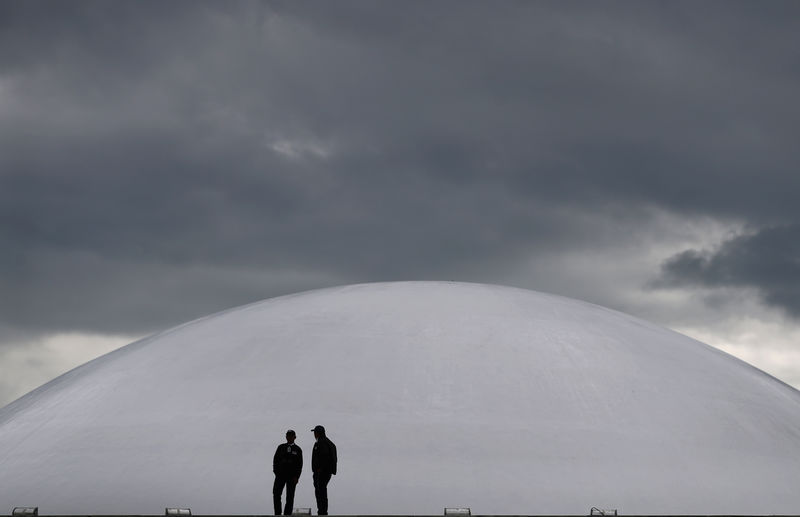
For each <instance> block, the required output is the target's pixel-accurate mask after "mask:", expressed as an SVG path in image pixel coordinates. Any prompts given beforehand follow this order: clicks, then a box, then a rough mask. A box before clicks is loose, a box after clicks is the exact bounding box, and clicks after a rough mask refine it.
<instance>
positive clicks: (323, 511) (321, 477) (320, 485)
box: [314, 472, 331, 515]
mask: <svg viewBox="0 0 800 517" xmlns="http://www.w3.org/2000/svg"><path fill="white" fill-rule="evenodd" d="M330 480H331V473H330V472H314V495H315V496H316V497H317V515H328V482H329V481H330Z"/></svg>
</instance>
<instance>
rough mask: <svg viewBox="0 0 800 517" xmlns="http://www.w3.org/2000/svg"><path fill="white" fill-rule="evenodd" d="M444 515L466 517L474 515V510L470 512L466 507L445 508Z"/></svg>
mask: <svg viewBox="0 0 800 517" xmlns="http://www.w3.org/2000/svg"><path fill="white" fill-rule="evenodd" d="M444 514H445V515H447V516H458V517H464V516H470V515H472V510H470V509H469V508H465V507H462V508H445V509H444Z"/></svg>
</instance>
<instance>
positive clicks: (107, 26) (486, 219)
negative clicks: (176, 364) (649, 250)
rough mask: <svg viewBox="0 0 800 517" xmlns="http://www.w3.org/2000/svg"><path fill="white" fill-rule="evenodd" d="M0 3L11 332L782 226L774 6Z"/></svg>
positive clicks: (784, 23) (152, 318)
mask: <svg viewBox="0 0 800 517" xmlns="http://www.w3.org/2000/svg"><path fill="white" fill-rule="evenodd" d="M0 9H2V11H0V49H2V50H0V114H2V116H0V247H2V249H3V250H6V251H5V252H4V253H3V254H2V256H1V257H0V288H2V292H3V295H2V298H0V307H2V314H3V316H2V319H3V322H2V323H5V324H7V325H9V326H14V327H18V328H22V329H40V330H41V329H44V330H53V329H81V330H92V329H94V330H101V331H105V332H114V331H124V332H134V333H135V332H141V331H146V330H149V329H153V328H156V327H159V326H164V325H168V324H171V323H177V322H180V321H182V320H184V319H188V318H191V317H194V316H199V315H202V314H204V313H206V312H210V311H212V310H216V309H221V308H224V307H226V306H230V305H235V304H237V303H245V302H248V301H251V300H253V299H257V298H263V297H266V296H270V295H274V294H282V293H284V292H289V291H293V290H297V289H300V288H310V287H315V286H322V285H330V284H332V283H342V282H351V281H368V280H392V279H407V278H452V277H456V278H458V279H466V280H469V279H471V278H474V277H480V278H482V279H488V278H487V277H492V274H491V273H487V272H491V271H502V270H504V269H506V268H513V267H514V265H515V264H516V263H517V262H518V261H520V260H522V259H523V258H526V259H527V258H528V257H530V256H531V255H533V256H535V255H536V254H537V253H543V252H545V251H546V252H547V254H548V256H552V255H553V254H558V253H569V252H591V250H592V249H596V248H604V247H613V246H617V245H620V244H621V243H624V242H626V239H630V236H631V234H632V232H633V233H646V232H647V231H649V230H652V229H653V228H655V227H654V226H652V225H651V221H650V216H649V215H648V214H649V213H650V211H651V210H654V209H655V210H664V211H668V212H673V213H680V214H687V215H691V214H697V215H703V216H708V217H713V218H718V219H720V220H736V221H740V220H745V221H747V222H748V223H749V224H750V225H752V226H753V227H755V228H759V227H770V226H772V225H775V224H793V223H795V222H796V221H798V220H799V219H800V213H798V205H797V203H796V202H795V199H794V195H793V193H794V192H797V190H798V188H800V176H798V175H796V174H794V171H795V170H796V166H797V163H798V158H799V157H800V155H799V154H800V151H798V149H797V147H796V145H795V143H794V139H793V138H792V136H793V135H794V134H795V133H796V126H797V122H798V120H799V119H800V117H798V115H800V112H799V111H798V110H800V108H798V107H797V104H796V102H794V97H795V94H796V91H797V89H798V86H800V84H798V83H800V72H798V71H797V67H796V66H794V64H795V61H796V57H795V56H794V54H793V49H795V48H797V45H798V44H799V43H800V41H798V33H797V31H796V30H795V29H796V28H795V27H794V24H793V22H792V20H794V19H797V15H798V14H800V13H798V10H799V9H800V8H798V6H797V4H795V3H791V2H789V3H780V2H775V3H770V4H769V6H761V5H759V6H758V7H756V6H755V5H754V4H750V3H733V2H724V3H714V2H709V3H703V4H697V3H683V2H670V3H666V4H664V3H651V2H640V3H636V4H630V3H625V4H617V3H604V4H601V5H598V4H594V3H584V4H547V3H517V2H503V3H492V4H489V3H484V2H476V3H473V2H453V3H450V2H436V3H429V2H424V3H422V2H420V3H416V2H403V3H402V4H401V3H385V2H384V3H371V2H336V3H330V4H328V3H326V4H319V3H305V2H271V3H252V2H241V3H223V4H220V3H200V2H170V3H169V4H163V5H162V4H161V3H147V2H144V3H143V2H115V3H113V4H109V3H106V2H70V3H58V4H53V3H49V2H43V3H40V2H36V1H32V2H6V3H3V4H0ZM587 221H593V223H589V222H587ZM622 221H627V222H626V223H624V224H623V223H621V222H622ZM630 221H636V223H637V224H636V225H634V226H635V228H634V229H633V230H632V228H631V226H632V225H631V224H630ZM600 227H602V228H603V229H602V231H598V228H600ZM753 253H756V254H760V252H759V250H758V249H755V248H754V249H753ZM679 263H681V264H682V262H681V261H678V260H677V259H676V260H673V261H672V262H671V263H670V264H671V265H669V266H668V267H667V268H666V271H668V272H669V274H670V275H671V278H673V281H675V282H677V281H679V280H680V281H681V282H684V284H682V285H686V284H685V282H692V281H694V280H693V279H694V278H695V276H698V275H699V276H703V277H705V276H707V274H708V272H707V271H706V270H707V268H706V269H703V268H702V267H701V268H700V270H701V271H705V272H704V273H702V274H698V273H697V268H695V269H692V268H691V267H683V266H680V265H674V266H673V265H672V264H679ZM466 272H469V273H466ZM681 275H684V276H681ZM693 275H695V276H693ZM497 276H498V277H502V274H499V275H497ZM750 282H751V283H753V284H754V285H758V286H760V285H762V284H761V282H768V279H767V278H761V277H756V276H753V277H752V278H750ZM765 285H767V284H765ZM767 287H769V286H768V285H767Z"/></svg>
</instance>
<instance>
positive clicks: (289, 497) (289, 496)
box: [283, 478, 297, 515]
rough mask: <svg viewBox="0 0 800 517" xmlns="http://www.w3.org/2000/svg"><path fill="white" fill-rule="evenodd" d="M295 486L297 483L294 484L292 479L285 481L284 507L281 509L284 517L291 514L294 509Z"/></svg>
mask: <svg viewBox="0 0 800 517" xmlns="http://www.w3.org/2000/svg"><path fill="white" fill-rule="evenodd" d="M296 486H297V483H295V482H294V479H293V478H289V479H287V480H286V506H285V507H284V509H283V514H284V515H291V514H292V510H293V509H294V489H295V487H296Z"/></svg>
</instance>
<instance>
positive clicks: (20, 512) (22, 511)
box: [11, 506, 39, 517]
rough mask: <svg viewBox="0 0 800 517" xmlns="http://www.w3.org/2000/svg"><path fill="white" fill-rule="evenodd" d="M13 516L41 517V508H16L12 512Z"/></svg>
mask: <svg viewBox="0 0 800 517" xmlns="http://www.w3.org/2000/svg"><path fill="white" fill-rule="evenodd" d="M11 515H13V516H18V517H22V516H27V517H30V516H31V515H39V507H38V506H15V507H14V510H12V512H11Z"/></svg>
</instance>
